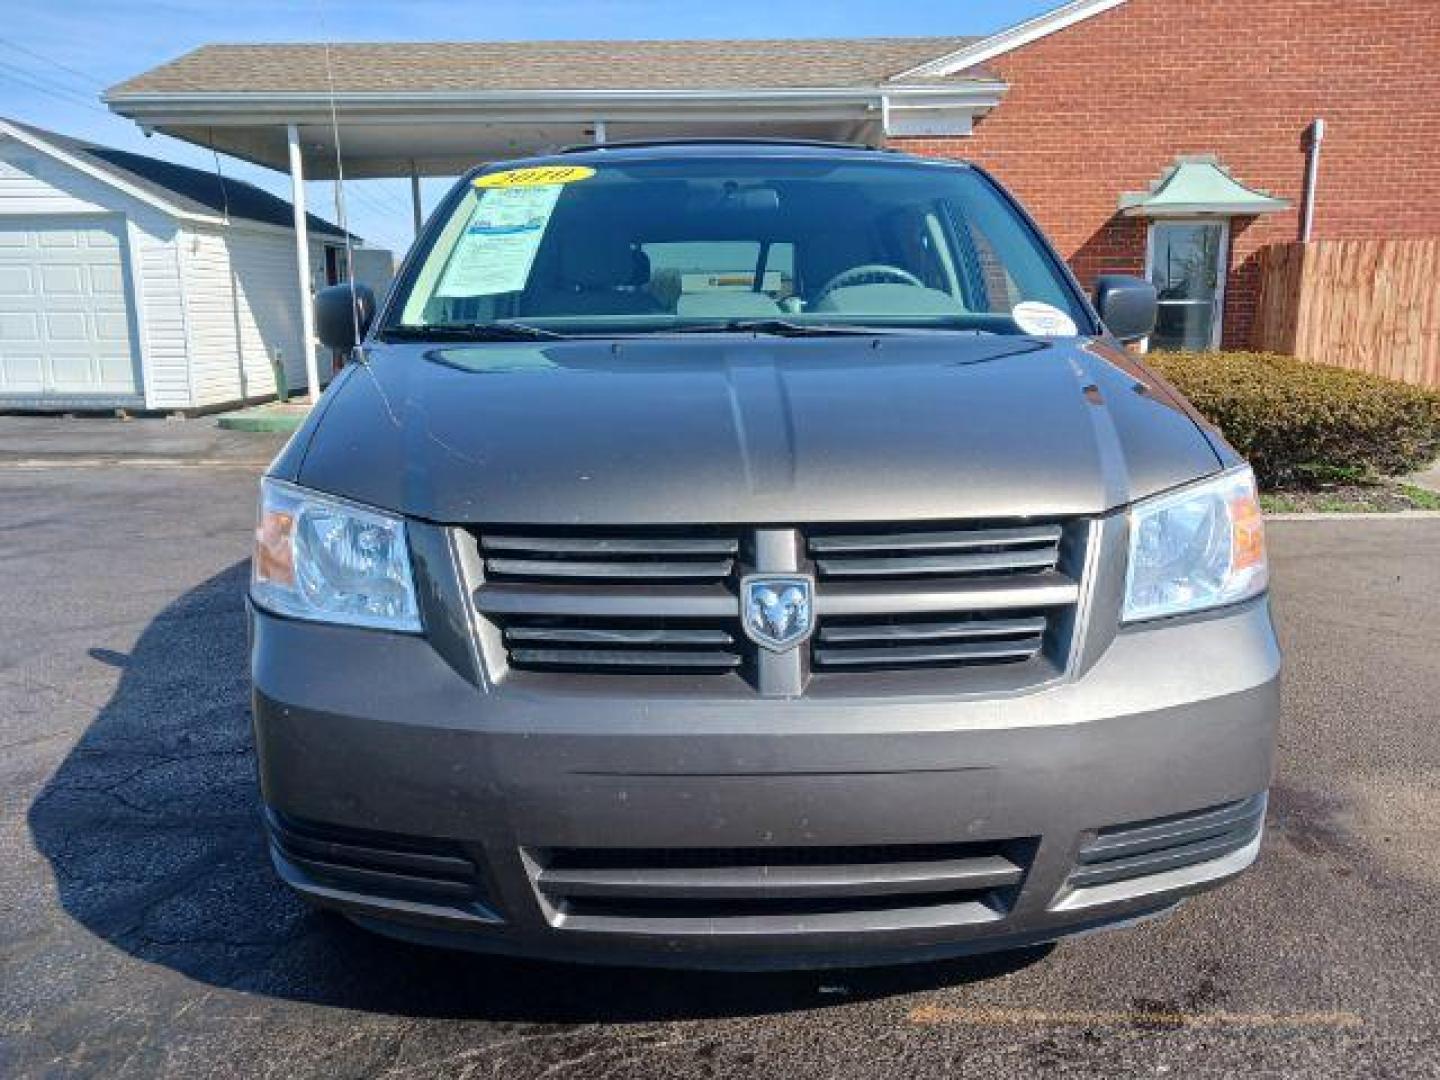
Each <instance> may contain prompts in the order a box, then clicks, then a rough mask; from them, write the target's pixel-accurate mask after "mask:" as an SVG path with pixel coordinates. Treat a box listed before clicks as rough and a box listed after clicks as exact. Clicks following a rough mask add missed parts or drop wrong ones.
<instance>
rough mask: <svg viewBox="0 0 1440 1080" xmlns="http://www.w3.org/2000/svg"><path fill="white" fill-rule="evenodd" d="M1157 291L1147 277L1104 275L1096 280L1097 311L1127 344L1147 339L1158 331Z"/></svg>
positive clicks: (1109, 327) (1110, 329)
mask: <svg viewBox="0 0 1440 1080" xmlns="http://www.w3.org/2000/svg"><path fill="white" fill-rule="evenodd" d="M1156 299H1157V294H1156V292H1155V286H1154V285H1152V284H1150V282H1148V281H1146V280H1145V279H1144V278H1138V277H1129V276H1128V275H1125V274H1101V275H1100V276H1099V277H1098V278H1096V279H1095V310H1096V311H1097V312H1099V313H1100V321H1101V322H1103V323H1104V324H1105V328H1106V329H1107V330H1109V331H1110V333H1112V334H1114V335H1115V336H1116V337H1117V338H1119V339H1120V340H1121V341H1123V342H1125V344H1127V345H1128V344H1130V343H1131V342H1134V341H1140V340H1141V339H1142V338H1147V337H1149V336H1150V335H1151V333H1153V332H1154V330H1155V317H1156V315H1157V313H1158V310H1159V309H1158V307H1157V306H1156Z"/></svg>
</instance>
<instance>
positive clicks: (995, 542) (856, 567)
mask: <svg viewBox="0 0 1440 1080" xmlns="http://www.w3.org/2000/svg"><path fill="white" fill-rule="evenodd" d="M1063 534H1064V530H1063V529H1062V528H1061V527H1060V526H1059V525H1033V526H996V527H994V528H988V529H982V528H966V529H942V530H937V529H933V528H928V529H921V528H904V527H898V528H895V529H893V530H890V531H886V532H864V533H856V532H829V531H824V530H822V531H817V532H814V533H812V534H811V536H810V537H809V549H810V553H811V554H812V555H813V556H814V557H815V567H816V570H817V572H818V573H819V576H820V577H821V578H836V579H845V578H905V577H913V576H947V575H948V576H954V577H960V576H964V575H968V574H1017V573H1025V572H1040V571H1045V570H1053V569H1054V568H1055V567H1056V565H1057V564H1058V562H1059V559H1060V541H1061V538H1062V536H1063Z"/></svg>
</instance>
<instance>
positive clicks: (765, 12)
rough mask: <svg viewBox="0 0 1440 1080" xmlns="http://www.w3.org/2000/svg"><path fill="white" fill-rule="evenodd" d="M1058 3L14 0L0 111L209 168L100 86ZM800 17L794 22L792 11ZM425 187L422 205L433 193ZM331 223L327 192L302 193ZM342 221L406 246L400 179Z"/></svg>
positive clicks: (918, 19) (978, 17)
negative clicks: (208, 72) (199, 52)
mask: <svg viewBox="0 0 1440 1080" xmlns="http://www.w3.org/2000/svg"><path fill="white" fill-rule="evenodd" d="M1059 3H1060V0H950V2H948V3H947V2H945V0H831V2H829V3H819V4H816V3H806V4H802V5H796V6H795V7H794V8H793V9H792V8H787V7H785V6H784V5H777V4H776V3H774V0H727V2H724V3H695V2H690V3H687V2H684V0H681V2H679V3H677V2H675V0H483V2H479V3H471V4H463V3H456V2H455V0H404V2H391V3H382V2H377V0H298V2H294V3H282V2H280V0H225V2H217V0H48V2H37V0H20V2H19V3H18V5H17V4H16V3H15V0H11V2H10V3H8V4H6V11H5V18H4V20H3V21H0V103H3V104H0V115H5V116H10V117H14V118H16V119H20V120H25V121H28V122H30V123H32V124H38V125H39V126H41V127H46V128H50V129H52V130H55V131H61V132H64V133H66V134H69V135H74V136H77V137H80V138H85V139H91V140H93V141H95V142H100V143H105V144H107V145H111V146H119V147H124V148H126V149H130V150H136V151H139V152H141V153H147V154H152V155H154V156H156V157H164V158H169V159H171V160H174V161H181V162H184V163H186V164H189V165H195V166H199V167H202V168H207V169H208V168H212V167H213V160H212V159H211V157H210V155H209V154H208V153H207V152H205V151H202V150H200V149H198V148H196V147H192V146H189V145H187V144H185V143H181V142H177V141H176V140H173V139H169V138H166V137H164V136H158V135H157V136H155V137H153V138H150V139H147V138H145V137H144V136H142V135H141V134H140V132H139V129H138V128H136V127H135V125H134V124H132V123H131V122H130V121H128V120H124V119H121V118H120V117H117V116H114V115H113V114H111V113H109V112H108V110H106V109H105V108H104V106H102V105H101V104H100V103H99V101H98V100H97V99H98V96H99V94H100V91H101V90H103V89H104V88H105V87H108V86H111V85H114V84H115V83H118V82H120V81H122V80H123V79H126V78H128V77H129V76H131V75H134V74H136V73H138V72H140V71H144V70H145V69H147V68H150V67H153V66H155V65H156V64H160V63H163V62H164V61H166V60H169V59H171V58H173V57H175V56H179V55H180V54H181V53H184V52H187V51H188V50H190V49H192V48H195V47H196V46H198V45H202V44H205V43H207V42H215V41H320V40H324V39H325V38H326V37H327V36H328V37H330V38H331V39H332V40H337V41H398V40H406V41H457V40H496V41H504V40H526V39H539V38H707V37H860V36H870V35H875V36H880V35H897V36H898V35H912V34H917V35H918V34H983V33H989V32H991V31H994V30H998V29H1000V28H1001V27H1003V26H1007V25H1009V24H1011V23H1014V22H1019V21H1020V20H1022V19H1027V18H1030V17H1031V16H1033V15H1036V14H1038V13H1040V12H1042V11H1045V10H1048V9H1049V8H1052V7H1056V6H1058V4H1059ZM802 12H803V18H802V17H801V13H802ZM223 167H224V169H225V172H226V175H228V176H239V177H243V178H244V179H246V180H250V181H251V182H253V183H257V184H260V185H261V186H263V187H265V188H268V189H269V190H271V191H274V192H276V193H277V194H280V195H285V196H287V197H288V187H289V181H288V179H287V178H286V177H284V176H283V175H281V174H279V173H276V172H272V171H270V170H268V169H262V168H258V167H255V166H251V165H246V164H244V163H243V162H239V161H235V160H233V159H229V158H224V159H223ZM444 186H445V185H444V184H443V183H441V182H427V186H426V198H427V199H433V198H435V197H437V196H438V194H439V192H440V191H443V190H444ZM309 198H310V203H311V207H312V208H313V209H315V210H316V211H317V212H319V213H322V214H325V215H327V216H333V212H334V208H333V202H332V201H331V185H329V184H323V185H320V184H317V185H312V186H311V187H310V189H309ZM348 201H349V202H350V207H349V209H350V220H351V224H352V227H353V228H354V230H355V231H356V232H358V233H359V234H360V235H361V236H364V237H365V238H366V239H367V240H368V241H370V242H371V243H372V244H379V245H382V246H387V247H392V248H394V249H395V250H396V251H401V250H403V249H404V247H405V246H406V245H408V244H409V242H410V238H411V235H410V232H411V231H410V213H409V209H408V207H409V194H408V187H407V185H406V182H405V181H403V180H394V181H392V180H370V181H362V182H360V183H358V184H356V185H354V191H353V193H352V194H351V195H350V196H349V200H348Z"/></svg>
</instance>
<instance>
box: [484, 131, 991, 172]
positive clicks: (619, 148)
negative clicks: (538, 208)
mask: <svg viewBox="0 0 1440 1080" xmlns="http://www.w3.org/2000/svg"><path fill="white" fill-rule="evenodd" d="M768 157H774V158H778V157H788V158H793V157H813V158H824V159H828V160H842V161H844V160H848V161H882V160H883V161H890V162H895V163H896V164H899V163H902V162H908V163H930V164H936V163H943V164H946V165H963V164H964V162H957V161H955V160H953V159H947V160H945V161H944V162H939V161H938V159H935V158H925V157H918V156H916V155H914V154H907V153H903V152H902V151H899V150H893V149H890V148H888V147H885V148H881V147H874V146H867V145H865V144H864V143H844V142H821V141H817V140H806V139H758V138H756V139H718V138H717V139H641V140H635V141H631V142H612V143H599V144H595V145H589V144H587V145H581V146H568V147H565V148H564V149H561V150H558V151H556V152H555V153H553V154H545V155H540V156H537V157H528V158H516V159H513V160H510V161H503V162H501V161H494V162H489V163H487V164H485V165H481V166H478V167H477V168H475V169H473V170H471V171H472V172H476V173H478V172H487V171H490V170H492V169H495V168H507V169H512V168H520V167H525V166H530V165H562V164H563V165H584V164H599V163H601V162H609V163H614V162H616V161H655V160H675V159H677V158H737V159H738V158H748V159H752V160H753V159H755V158H768Z"/></svg>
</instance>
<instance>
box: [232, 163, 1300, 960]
mask: <svg viewBox="0 0 1440 1080" xmlns="http://www.w3.org/2000/svg"><path fill="white" fill-rule="evenodd" d="M1154 318H1155V294H1154V291H1153V289H1152V288H1151V287H1150V286H1149V285H1148V284H1147V283H1145V282H1143V281H1140V280H1136V279H1132V278H1122V277H1102V278H1101V279H1100V281H1099V283H1098V285H1097V287H1096V291H1095V295H1094V299H1093V302H1092V301H1091V300H1090V299H1087V297H1086V296H1085V295H1084V294H1083V293H1082V292H1081V290H1080V289H1079V288H1078V286H1077V284H1076V282H1075V280H1074V278H1073V277H1072V276H1071V275H1070V273H1069V272H1068V271H1067V269H1066V268H1065V266H1064V264H1063V263H1062V262H1061V260H1060V259H1059V258H1058V257H1057V256H1056V254H1055V252H1054V251H1053V250H1052V249H1051V248H1050V246H1049V245H1048V244H1047V243H1046V242H1045V240H1044V239H1043V238H1042V237H1041V235H1040V234H1039V232H1038V230H1037V229H1036V227H1035V225H1034V224H1033V222H1031V221H1030V219H1029V218H1028V217H1027V216H1026V215H1025V213H1024V212H1023V211H1022V210H1021V209H1020V207H1019V206H1018V205H1017V204H1016V203H1015V201H1014V200H1013V199H1012V198H1011V197H1010V196H1009V195H1007V194H1006V192H1005V191H1004V190H1002V189H1001V187H1000V186H999V185H998V184H997V183H996V182H995V181H994V180H992V179H991V178H990V177H989V176H987V175H986V174H985V173H984V172H983V171H982V170H980V169H978V168H975V167H972V166H969V165H966V164H963V163H957V162H948V161H946V162H942V161H931V160H924V159H919V158H914V157H909V156H906V155H902V154H896V153H892V152H885V151H878V150H873V149H867V148H863V147H846V146H836V145H820V144H801V143H785V144H766V143H760V142H738V141H737V142H725V141H711V142H704V141H701V142H692V143H685V144H676V143H647V144H629V145H613V146H604V147H594V148H586V149H583V150H579V151H576V152H567V153H561V154H557V155H554V156H551V157H547V158H543V159H535V160H529V161H522V162H507V163H500V164H494V165H490V166H487V167H485V168H482V169H478V170H476V171H474V172H472V173H470V174H469V175H467V176H465V177H464V178H463V179H462V180H461V181H460V182H459V183H457V184H456V186H455V187H454V189H453V191H452V192H451V193H450V194H449V196H448V197H447V198H446V200H445V202H444V203H443V205H441V206H440V207H439V208H438V210H437V211H436V212H435V213H434V215H433V216H432V218H431V220H430V222H429V223H428V224H427V226H426V228H425V230H424V232H423V234H422V235H421V236H420V237H419V239H418V241H417V243H416V244H415V247H414V250H413V251H412V252H411V254H410V256H409V258H408V260H407V262H406V264H405V266H404V268H403V270H402V272H401V274H400V276H399V278H398V279H397V282H396V284H395V286H394V288H393V289H392V290H391V293H390V295H389V297H388V298H387V299H386V300H385V302H384V304H383V305H382V306H381V307H380V309H379V310H378V311H377V310H376V305H375V302H374V299H373V298H372V297H370V296H369V295H368V293H366V292H365V290H363V289H359V288H351V287H350V286H337V287H335V288H333V289H330V290H327V291H325V292H323V293H321V294H320V296H319V297H318V299H317V323H318V325H319V328H320V332H321V337H322V338H323V340H324V341H325V343H326V344H328V345H330V346H332V347H334V348H337V349H345V350H352V354H353V358H354V359H353V362H352V363H350V364H349V365H348V366H347V367H346V368H345V369H344V370H343V371H342V373H341V374H340V375H339V376H338V377H337V378H336V379H335V380H334V382H333V384H332V385H331V386H330V388H329V390H328V391H327V392H326V393H325V395H324V396H323V397H322V399H321V401H320V403H319V405H318V406H317V407H316V408H315V409H314V410H313V412H312V414H311V415H310V417H309V418H308V420H307V422H306V423H305V425H304V426H303V427H302V428H301V430H300V431H299V432H298V433H297V434H296V435H295V437H294V438H293V439H292V440H291V442H290V443H289V445H288V446H287V447H286V448H285V450H284V451H283V452H282V453H281V454H280V456H279V457H278V458H277V459H276V461H275V462H274V464H273V465H272V466H271V468H270V470H269V472H268V474H267V475H266V477H265V478H264V480H263V482H262V491H261V508H260V520H259V525H258V528H257V541H256V549H255V558H254V570H253V580H252V584H251V589H250V625H251V642H252V648H251V668H252V675H253V679H254V711H255V736H256V741H257V744H258V749H259V763H260V779H261V785H262V791H263V797H264V803H265V812H266V827H267V829H268V831H269V837H270V842H271V854H272V857H273V861H274V865H275V867H276V869H277V870H278V872H279V874H280V876H281V877H282V878H283V879H284V881H285V882H286V883H288V884H289V885H290V886H292V887H293V888H294V889H296V890H298V892H299V893H300V894H301V895H303V896H304V897H305V898H307V899H308V900H310V901H312V902H313V903H315V904H318V905H321V906H324V907H328V908H333V909H337V910H339V911H341V912H343V913H345V914H346V915H348V916H350V917H351V918H353V919H355V920H357V921H359V922H361V923H362V924H364V925H366V926H369V927H372V928H374V929H377V930H383V931H384V932H386V933H390V934H396V935H400V936H404V937H407V938H410V939H414V940H418V941H424V942H433V943H441V944H448V945H456V946H461V947H467V948H474V949H480V950H493V951H505V952H515V953H522V954H526V955H533V956H544V957H553V958H561V959H570V960H595V961H610V962H627V963H628V962H645V963H663V964H672V965H686V966H712V967H762V966H786V965H790V966H825V965H840V964H844V965H852V964H862V963H876V962H888V961H893V960H910V959H920V958H927V957H934V956H941V955H950V954H955V953H962V952H971V951H980V950H990V949H1000V948H1009V947H1015V946H1022V945H1027V944H1031V943H1036V942H1041V941H1048V940H1051V939H1055V938H1058V937H1061V936H1063V935H1066V934H1071V933H1076V932H1080V931H1086V930H1090V929H1094V928H1098V927H1102V926H1109V925H1116V924H1121V923H1126V922H1131V921H1134V920H1136V919H1140V918H1143V917H1147V916H1152V915H1156V914H1158V913H1161V912H1164V911H1166V910H1168V909H1169V908H1171V907H1173V906H1174V905H1175V904H1176V903H1177V902H1178V901H1179V900H1180V899H1182V898H1183V897H1185V896H1186V895H1188V894H1191V893H1194V892H1196V891H1198V890H1201V889H1205V888H1208V887H1210V886H1213V885H1215V884H1217V883H1219V882H1221V881H1223V880H1225V879H1227V878H1229V877H1231V876H1233V875H1234V874H1236V873H1238V872H1239V871H1241V870H1243V869H1244V868H1245V867H1246V866H1248V865H1249V864H1250V863H1251V862H1252V861H1253V860H1254V859H1255V857H1256V854H1257V852H1258V850H1259V846H1260V837H1261V829H1262V821H1263V817H1264V812H1265V792H1266V789H1267V787H1268V784H1269V780H1270V774H1271V757H1272V743H1273V738H1274V727H1275V719H1276V713H1277V678H1278V674H1279V668H1280V657H1279V653H1278V650H1277V647H1276V642H1275V637H1274V634H1273V631H1272V628H1271V622H1270V615H1269V609H1268V604H1267V598H1266V584H1267V567H1266V556H1265V547H1264V537H1263V530H1262V525H1261V517H1260V509H1259V505H1258V501H1257V496H1256V490H1255V482H1254V479H1253V477H1252V475H1251V472H1250V470H1249V469H1248V468H1247V467H1246V465H1245V463H1244V462H1243V461H1242V460H1241V459H1240V458H1239V457H1238V456H1237V455H1236V453H1235V452H1234V450H1232V449H1231V448H1230V447H1229V446H1228V445H1227V444H1226V443H1225V441H1224V439H1223V438H1222V437H1221V436H1220V434H1219V433H1218V432H1217V431H1216V430H1215V429H1214V428H1213V427H1211V426H1209V425H1208V424H1207V423H1206V422H1205V421H1204V420H1203V419H1202V418H1201V417H1200V416H1198V415H1197V414H1196V413H1195V411H1194V410H1193V409H1192V408H1191V407H1190V406H1189V405H1188V404H1187V403H1186V402H1185V401H1184V400H1183V399H1182V398H1181V397H1180V395H1179V394H1178V393H1177V392H1176V391H1175V390H1174V389H1173V388H1171V387H1170V386H1168V385H1167V384H1166V383H1165V382H1164V380H1162V379H1161V378H1159V377H1158V376H1157V375H1155V374H1154V373H1153V372H1152V371H1150V370H1149V369H1148V368H1147V367H1145V365H1144V364H1143V362H1142V361H1141V360H1140V359H1138V358H1137V356H1136V355H1134V354H1132V352H1130V351H1128V350H1127V349H1125V348H1124V347H1123V343H1125V342H1134V341H1137V340H1139V339H1142V338H1144V337H1145V335H1146V334H1148V333H1149V332H1150V330H1151V329H1152V326H1153V322H1154Z"/></svg>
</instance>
